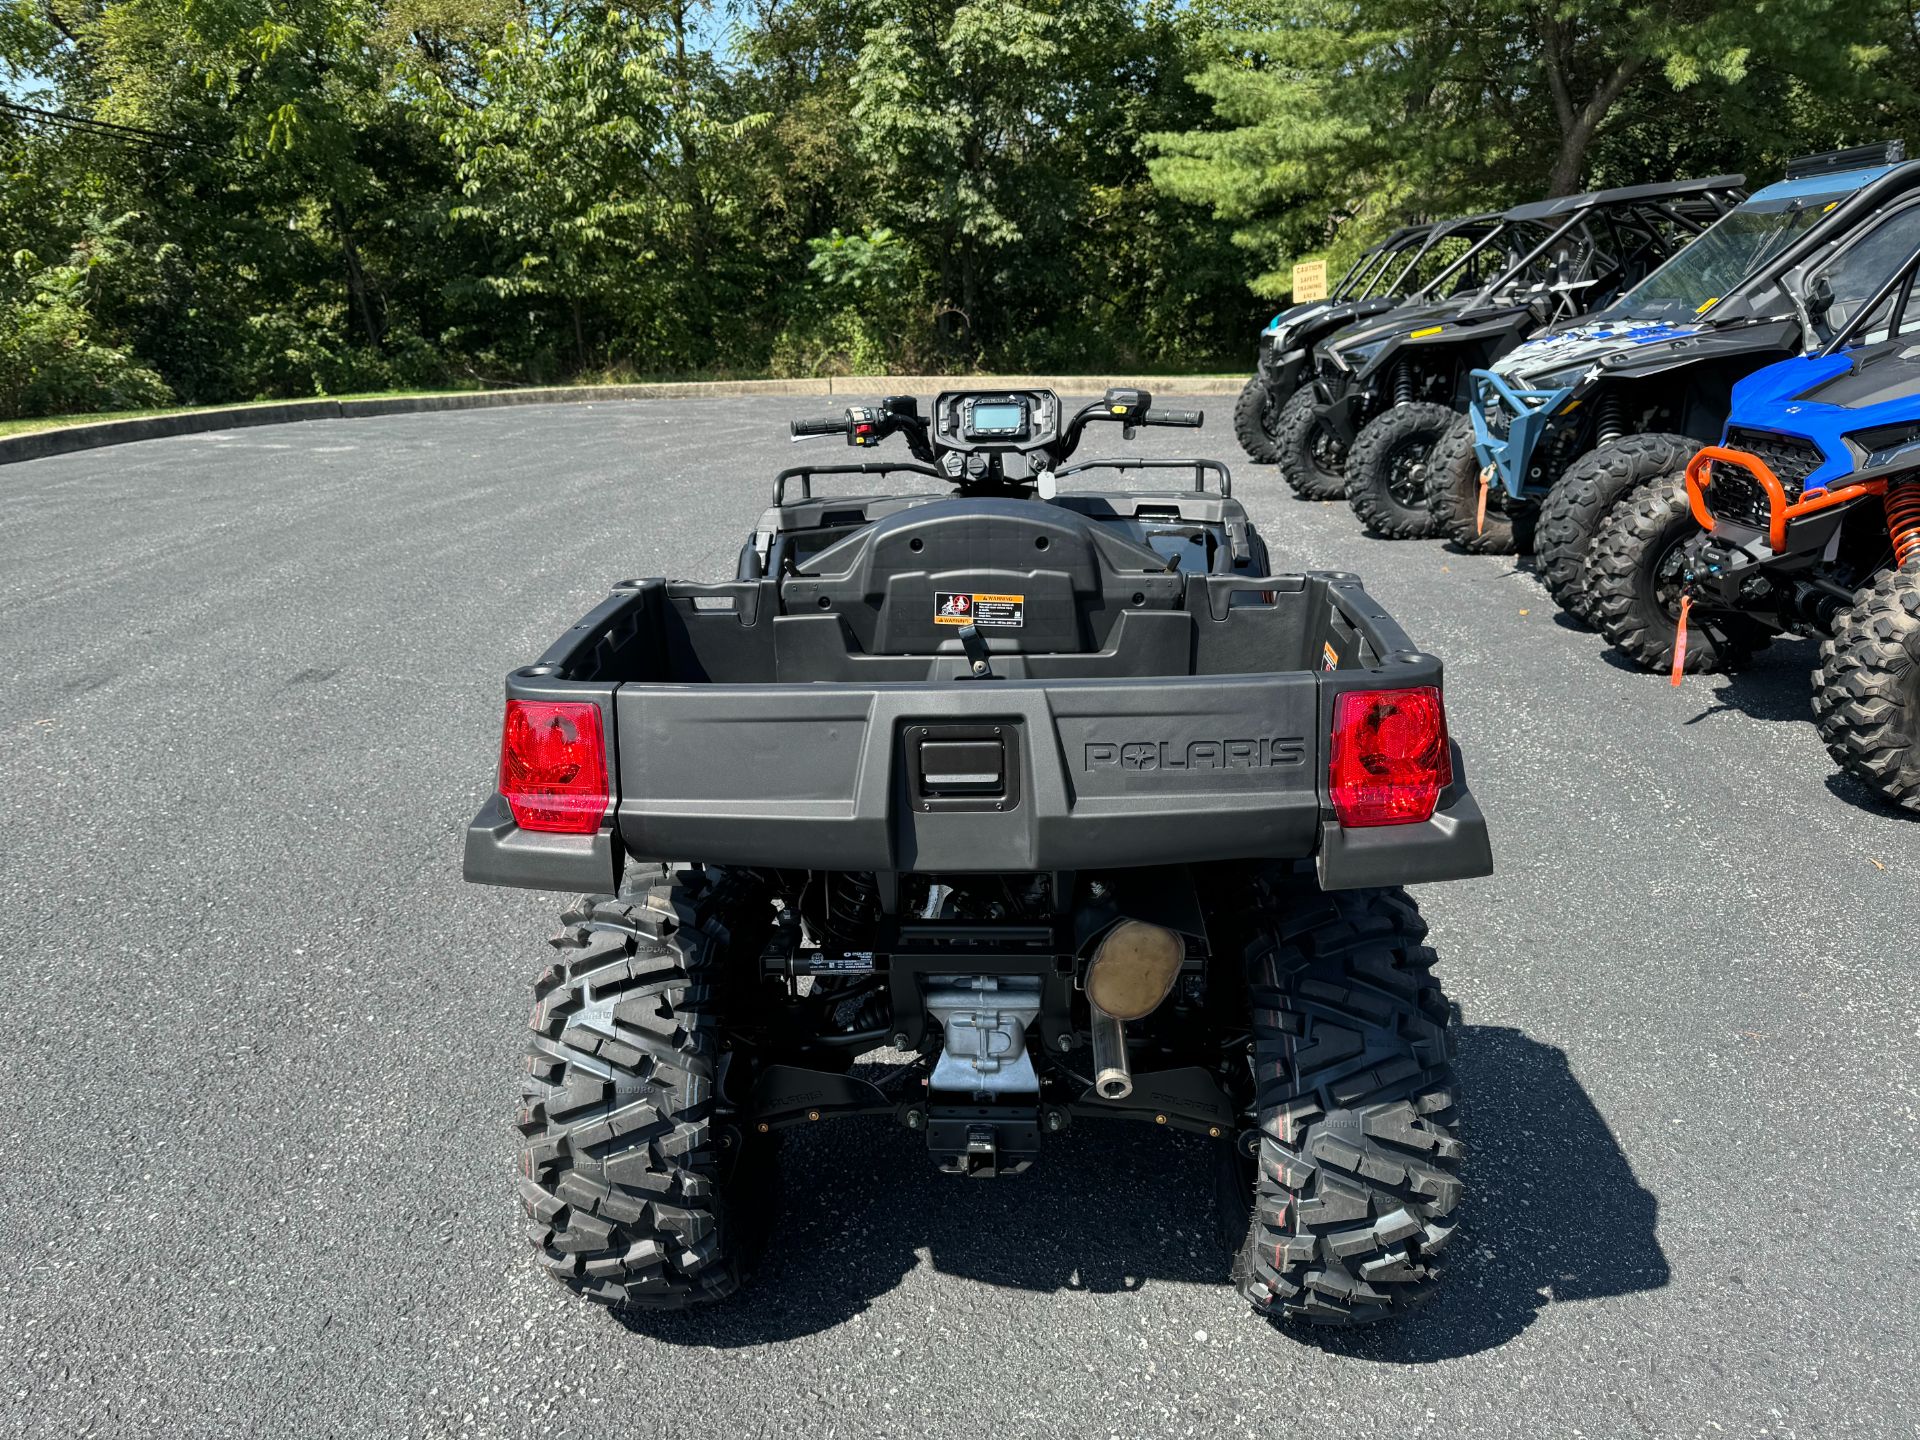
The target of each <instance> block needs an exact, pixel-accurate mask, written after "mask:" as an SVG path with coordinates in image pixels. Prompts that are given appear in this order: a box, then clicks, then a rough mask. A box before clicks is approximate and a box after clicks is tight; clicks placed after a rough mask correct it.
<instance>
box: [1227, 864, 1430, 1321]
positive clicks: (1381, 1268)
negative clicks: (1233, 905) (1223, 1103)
mask: <svg viewBox="0 0 1920 1440" xmlns="http://www.w3.org/2000/svg"><path fill="white" fill-rule="evenodd" d="M1255 894H1256V900H1255V904H1256V907H1257V909H1256V914H1255V915H1254V917H1253V920H1252V923H1251V925H1250V927H1249V933H1248V943H1247V947H1246V952H1245V961H1246V967H1247V980H1248V986H1249V998H1250V1000H1251V1004H1252V1014H1253V1037H1254V1068H1255V1085H1256V1092H1255V1100H1254V1103H1255V1106H1256V1107H1257V1109H1258V1112H1259V1129H1260V1150H1259V1163H1258V1173H1257V1176H1256V1177H1255V1181H1254V1196H1253V1199H1254V1211H1253V1222H1252V1226H1251V1228H1250V1230H1249V1231H1248V1234H1247V1238H1246V1242H1245V1245H1244V1246H1243V1248H1242V1249H1241V1252H1240V1255H1239V1257H1238V1259H1237V1261H1236V1262H1235V1266H1234V1280H1235V1283H1236V1284H1237V1285H1238V1287H1239V1288H1240V1291H1241V1293H1242V1294H1244V1295H1245V1296H1246V1297H1247V1299H1248V1300H1249V1301H1250V1302H1251V1303H1252V1305H1253V1307H1254V1309H1255V1310H1257V1311H1260V1312H1261V1313H1263V1314H1266V1315H1271V1316H1275V1317H1278V1318H1300V1319H1306V1320H1311V1321H1315V1322H1317V1323H1320V1324H1330V1325H1352V1324H1364V1323H1367V1322H1370V1321H1374V1320H1384V1319H1387V1318H1390V1317H1392V1316H1395V1315H1399V1314H1402V1313H1404V1312H1405V1311H1407V1310H1410V1309H1412V1308H1414V1307H1415V1306H1416V1305H1419V1304H1421V1303H1422V1302H1424V1301H1425V1300H1427V1299H1428V1298H1430V1297H1431V1295H1432V1293H1433V1290H1434V1282H1435V1280H1436V1278H1437V1276H1438V1274H1439V1267H1438V1266H1437V1265H1436V1264H1435V1263H1434V1257H1435V1256H1436V1255H1437V1254H1438V1253H1439V1251H1440V1250H1441V1249H1442V1247H1444V1246H1445V1245H1446V1243H1447V1241H1448V1239H1449V1238H1451V1236H1452V1234H1453V1221H1452V1220H1451V1219H1450V1218H1449V1217H1450V1216H1451V1215H1452V1214H1453V1212H1454V1210H1455V1208H1456V1207H1457V1206H1458V1205H1459V1202H1460V1195H1461V1185H1460V1178H1459V1165H1460V1156H1461V1144H1460V1141H1459V1139H1458V1138H1457V1137H1456V1133H1455V1129H1454V1109H1453V1094H1452V1091H1451V1089H1450V1088H1449V1086H1450V1082H1451V1078H1452V1077H1451V1065H1450V1061H1451V1058H1452V1050H1453V1037H1452V1035H1451V1033H1450V1032H1449V1030H1448V1028H1447V1026H1448V1019H1449V1013H1450V1012H1449V1008H1448V1005H1447V1001H1446V998H1445V997H1444V996H1443V995H1442V994H1441V993H1440V986H1439V984H1438V982H1437V981H1435V980H1434V978H1433V975H1432V973H1431V970H1432V966H1433V963H1434V954H1433V951H1431V950H1430V949H1428V948H1427V947H1426V946H1425V945H1423V944H1422V943H1421V941H1422V940H1424V939H1425V937H1426V933H1427V927H1426V924H1425V922H1424V921H1422V920H1421V918H1420V912H1419V911H1418V910H1417V909H1415V907H1414V904H1413V902H1412V901H1411V900H1410V899H1408V898H1407V895H1406V893H1405V892H1404V891H1401V890H1345V891H1334V892H1330V893H1322V892H1321V891H1319V890H1318V889H1317V888H1315V887H1313V886H1311V885H1310V884H1302V883H1300V882H1298V881H1293V880H1290V879H1287V878H1283V877H1275V878H1274V879H1272V880H1270V881H1262V882H1260V883H1259V884H1258V885H1257V886H1256V890H1255Z"/></svg>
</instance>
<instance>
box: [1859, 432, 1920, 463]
mask: <svg viewBox="0 0 1920 1440" xmlns="http://www.w3.org/2000/svg"><path fill="white" fill-rule="evenodd" d="M1846 441H1847V448H1848V449H1849V450H1851V451H1853V453H1854V458H1855V461H1856V463H1858V464H1859V465H1861V466H1862V467H1865V468H1869V469H1873V468H1877V467H1879V466H1881V465H1891V464H1892V463H1893V462H1894V461H1895V460H1898V459H1900V458H1901V457H1902V456H1904V455H1908V454H1910V453H1912V452H1916V451H1920V425H1915V424H1911V423H1909V424H1905V425H1882V426H1880V427H1879V428H1877V429H1873V430H1856V431H1854V432H1853V433H1852V434H1851V435H1849V436H1847V437H1846ZM1916 458H1920V456H1916Z"/></svg>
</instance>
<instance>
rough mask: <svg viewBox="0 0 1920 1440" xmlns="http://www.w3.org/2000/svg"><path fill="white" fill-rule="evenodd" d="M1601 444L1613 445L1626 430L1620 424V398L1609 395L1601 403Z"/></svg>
mask: <svg viewBox="0 0 1920 1440" xmlns="http://www.w3.org/2000/svg"><path fill="white" fill-rule="evenodd" d="M1599 423H1600V443H1601V444H1602V445H1611V444H1612V443H1613V442H1614V441H1615V440H1618V439H1619V438H1620V435H1621V433H1622V431H1623V430H1624V429H1625V428H1626V427H1625V426H1623V425H1622V424H1621V423H1620V397H1619V396H1618V395H1609V396H1607V398H1606V399H1604V400H1602V401H1601V402H1600V422H1599Z"/></svg>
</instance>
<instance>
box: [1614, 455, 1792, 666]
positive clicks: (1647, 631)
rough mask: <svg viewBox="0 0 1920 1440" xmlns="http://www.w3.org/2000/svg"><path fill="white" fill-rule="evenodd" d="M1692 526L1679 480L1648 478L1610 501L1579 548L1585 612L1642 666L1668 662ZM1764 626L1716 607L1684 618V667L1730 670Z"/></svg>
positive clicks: (1760, 643)
mask: <svg viewBox="0 0 1920 1440" xmlns="http://www.w3.org/2000/svg"><path fill="white" fill-rule="evenodd" d="M1699 533H1700V526H1699V523H1698V522H1697V521H1696V520H1695V519H1694V518H1693V511H1692V509H1691V508H1690V507H1689V506H1688V504H1687V491H1686V487H1685V486H1683V485H1676V484H1674V483H1673V482H1672V481H1671V480H1656V481H1653V482H1651V483H1650V484H1646V485H1642V486H1641V487H1640V488H1639V489H1638V490H1636V491H1634V492H1633V493H1632V494H1631V495H1629V496H1627V497H1626V498H1625V499H1624V500H1622V501H1621V502H1620V503H1618V504H1617V505H1615V506H1614V507H1613V511H1612V513H1611V514H1609V515H1607V516H1606V517H1605V518H1604V520H1603V521H1602V524H1601V527H1600V533H1599V535H1597V536H1596V537H1595V538H1594V541H1593V546H1592V548H1591V550H1589V551H1588V554H1587V564H1586V570H1587V575H1588V581H1587V593H1588V595H1589V597H1590V602H1591V604H1592V607H1593V619H1594V621H1595V623H1596V624H1598V625H1599V626H1600V628H1601V630H1603V631H1604V632H1605V633H1606V637H1607V639H1609V640H1611V641H1612V642H1613V643H1614V644H1615V645H1616V646H1618V647H1619V649H1620V650H1621V652H1622V653H1624V654H1626V655H1629V656H1631V657H1632V658H1633V659H1634V660H1637V661H1638V662H1639V663H1640V664H1641V665H1644V666H1645V667H1646V668H1647V669H1649V670H1653V671H1656V672H1660V671H1666V670H1669V669H1671V668H1672V666H1673V645H1674V640H1675V638H1676V637H1677V636H1678V634H1679V631H1680V588H1681V567H1682V564H1683V558H1684V557H1683V556H1682V553H1681V552H1682V547H1684V546H1685V545H1686V543H1687V541H1689V540H1691V539H1692V538H1693V537H1694V536H1696V535H1698V534H1699ZM1771 638H1772V632H1771V631H1769V630H1768V628H1767V627H1766V626H1765V625H1763V624H1762V623H1761V622H1760V621H1758V620H1756V619H1754V618H1753V617H1751V616H1747V615H1729V614H1726V613H1724V612H1717V613H1715V614H1713V615H1711V616H1706V615H1702V616H1700V617H1699V618H1697V619H1694V620H1690V621H1689V623H1688V626H1687V669H1686V673H1687V674H1689V675H1704V674H1710V673H1713V672H1715V671H1727V670H1738V669H1739V668H1740V667H1741V666H1743V665H1745V664H1746V663H1747V661H1748V660H1750V659H1751V658H1752V657H1753V652H1754V651H1756V650H1759V649H1762V648H1764V647H1765V646H1766V645H1767V644H1768V642H1769V641H1770V640H1771Z"/></svg>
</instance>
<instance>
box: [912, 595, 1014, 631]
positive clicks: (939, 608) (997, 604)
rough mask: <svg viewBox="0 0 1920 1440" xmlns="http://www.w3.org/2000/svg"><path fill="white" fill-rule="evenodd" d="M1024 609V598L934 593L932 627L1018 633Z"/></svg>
mask: <svg viewBox="0 0 1920 1440" xmlns="http://www.w3.org/2000/svg"><path fill="white" fill-rule="evenodd" d="M1026 609H1027V597H1026V596H1024V595H969V594H967V593H966V592H965V591H956V590H936V591H935V592H934V596H933V623H934V624H936V625H978V626H982V627H993V626H998V627H1000V628H1002V629H1006V630H1018V629H1019V628H1020V627H1021V626H1023V625H1025V624H1026Z"/></svg>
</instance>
